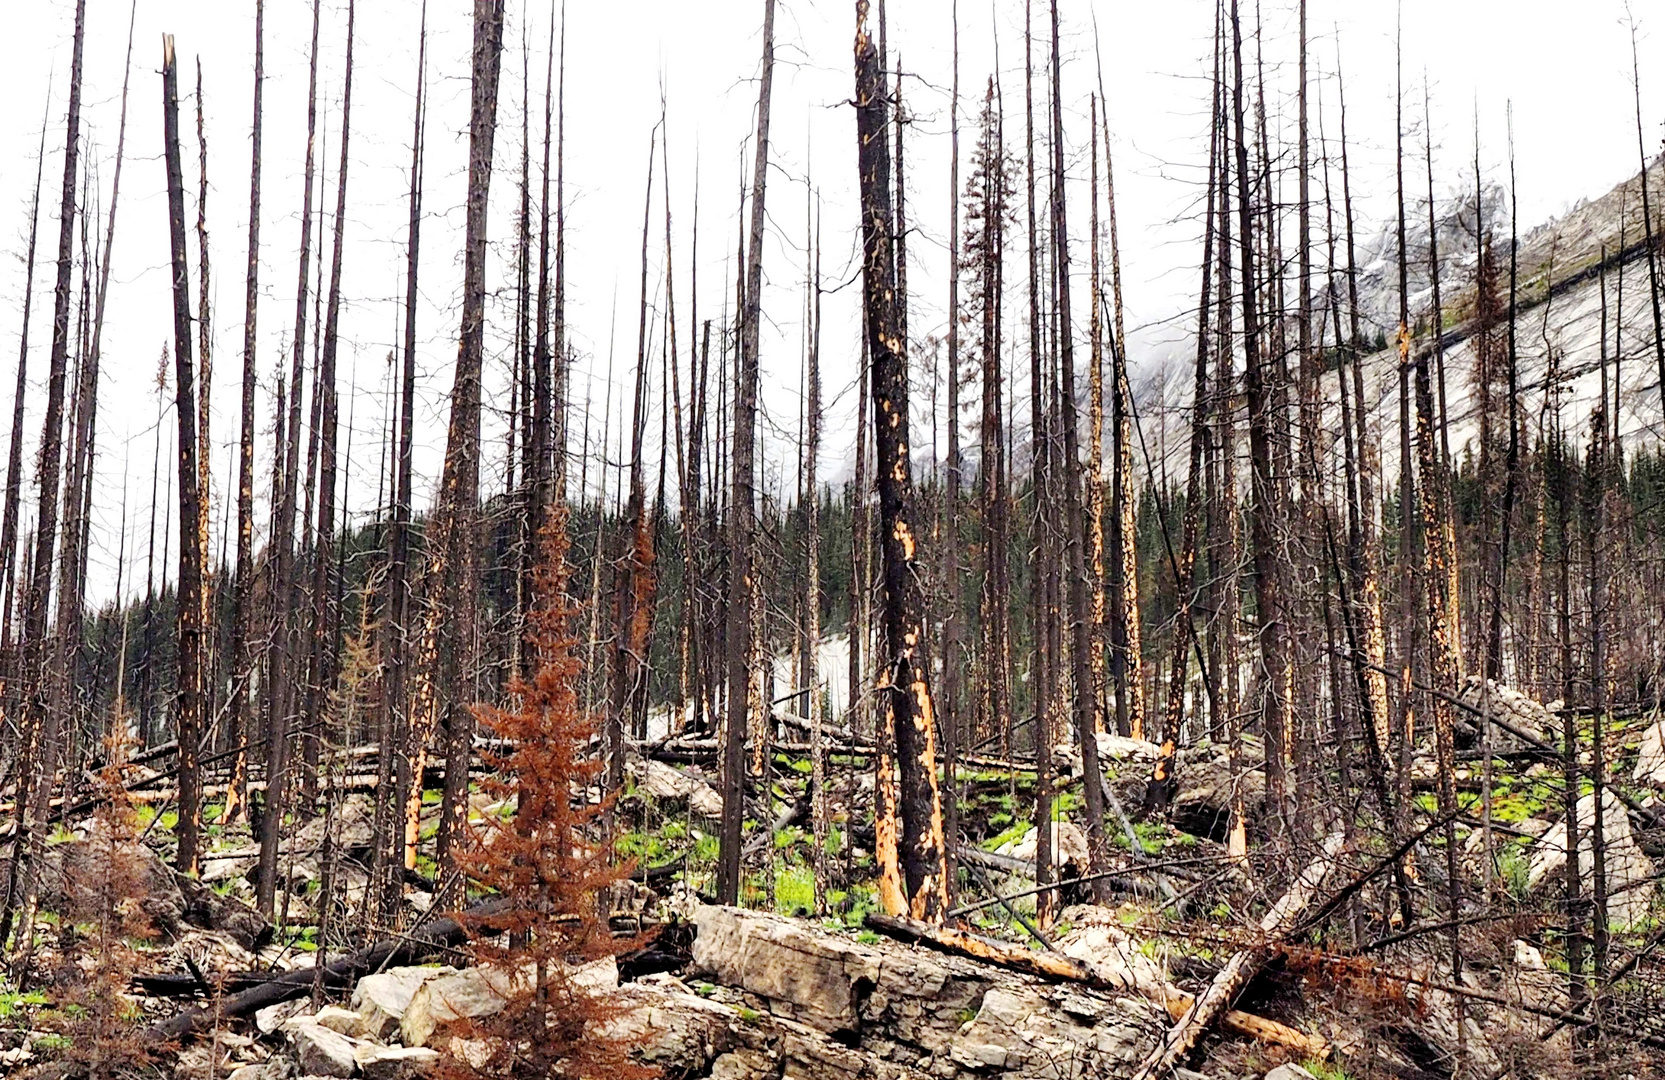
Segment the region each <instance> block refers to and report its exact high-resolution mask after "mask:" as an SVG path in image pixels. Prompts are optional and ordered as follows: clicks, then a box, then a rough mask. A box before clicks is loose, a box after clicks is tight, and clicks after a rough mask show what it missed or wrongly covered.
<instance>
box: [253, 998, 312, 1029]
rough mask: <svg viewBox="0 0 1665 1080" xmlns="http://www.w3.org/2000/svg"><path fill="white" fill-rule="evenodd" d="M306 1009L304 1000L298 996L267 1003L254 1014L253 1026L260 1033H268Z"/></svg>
mask: <svg viewBox="0 0 1665 1080" xmlns="http://www.w3.org/2000/svg"><path fill="white" fill-rule="evenodd" d="M305 1011H306V1002H305V1001H303V1000H301V999H300V998H296V999H295V1000H293V1001H280V1002H278V1003H277V1004H276V1005H268V1006H266V1007H265V1008H264V1009H260V1010H259V1011H257V1012H256V1013H255V1014H254V1026H255V1029H256V1030H257V1031H259V1032H260V1034H262V1035H270V1034H272V1033H273V1032H276V1031H278V1030H281V1029H282V1028H283V1025H284V1024H285V1023H287V1022H288V1021H289V1019H290V1018H291V1017H295V1016H299V1015H300V1014H301V1013H303V1012H305Z"/></svg>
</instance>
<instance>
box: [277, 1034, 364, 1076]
mask: <svg viewBox="0 0 1665 1080" xmlns="http://www.w3.org/2000/svg"><path fill="white" fill-rule="evenodd" d="M289 1041H290V1043H291V1044H292V1045H293V1046H294V1047H295V1060H296V1061H297V1062H298V1063H299V1064H300V1067H301V1072H302V1073H303V1074H305V1075H307V1076H334V1077H343V1078H344V1077H350V1076H352V1075H353V1074H354V1073H356V1072H357V1071H358V1060H357V1058H355V1057H354V1051H355V1050H356V1049H357V1045H356V1043H357V1040H354V1039H350V1038H348V1037H347V1036H345V1035H343V1034H341V1033H340V1032H339V1031H332V1030H330V1029H329V1028H327V1027H324V1026H323V1025H321V1024H313V1023H301V1024H297V1025H295V1027H294V1028H293V1029H291V1030H290V1032H289Z"/></svg>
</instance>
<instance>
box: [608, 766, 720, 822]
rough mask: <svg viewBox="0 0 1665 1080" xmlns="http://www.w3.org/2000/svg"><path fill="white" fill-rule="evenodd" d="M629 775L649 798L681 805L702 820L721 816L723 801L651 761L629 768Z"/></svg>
mask: <svg viewBox="0 0 1665 1080" xmlns="http://www.w3.org/2000/svg"><path fill="white" fill-rule="evenodd" d="M631 771H632V772H633V773H634V774H635V776H636V783H637V785H638V787H639V789H640V790H641V791H642V792H643V793H644V794H646V795H648V796H650V797H651V798H654V799H660V800H667V801H668V800H678V801H684V802H686V803H687V804H688V809H690V810H692V811H693V812H694V813H696V814H699V815H701V816H704V817H721V816H722V813H723V797H722V796H721V795H719V794H718V793H717V790H716V789H715V788H713V787H712V786H711V785H710V784H708V783H706V782H705V781H704V780H701V779H700V778H699V777H697V776H690V775H688V774H687V773H685V772H683V771H682V770H681V769H678V768H675V767H674V766H671V765H667V764H665V763H664V762H663V761H652V760H649V761H644V762H640V763H637V764H635V765H633V766H632V769H631Z"/></svg>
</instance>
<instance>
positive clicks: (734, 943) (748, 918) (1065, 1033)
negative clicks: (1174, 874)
mask: <svg viewBox="0 0 1665 1080" xmlns="http://www.w3.org/2000/svg"><path fill="white" fill-rule="evenodd" d="M696 924H697V926H698V928H699V935H698V937H696V939H695V944H694V970H691V971H690V972H689V973H688V974H687V976H686V979H687V982H688V983H689V984H690V985H693V986H696V987H699V988H701V989H702V990H705V991H706V992H707V993H709V994H710V998H709V999H706V998H701V997H694V996H690V995H687V994H683V993H680V992H678V991H677V990H675V989H673V988H670V987H657V986H643V985H640V984H632V985H629V986H627V987H625V988H623V989H621V990H620V991H619V993H620V995H621V996H624V997H626V998H627V1000H628V1001H629V1003H630V1004H631V1005H632V1006H634V1011H633V1012H632V1013H631V1014H629V1019H628V1020H621V1021H616V1022H615V1023H618V1024H621V1025H622V1026H621V1027H620V1028H619V1029H618V1031H619V1033H620V1034H624V1035H625V1036H626V1037H629V1036H631V1035H634V1034H635V1033H637V1032H641V1033H643V1034H644V1035H646V1036H647V1038H648V1039H649V1040H650V1042H651V1045H652V1047H653V1049H652V1052H651V1055H649V1056H648V1058H647V1059H648V1060H651V1061H653V1062H654V1063H656V1064H660V1065H662V1066H664V1067H665V1068H666V1070H667V1071H669V1072H678V1073H684V1074H693V1075H698V1074H700V1073H702V1072H708V1071H711V1070H712V1067H713V1063H714V1062H715V1061H717V1060H718V1059H719V1058H721V1057H722V1056H723V1055H725V1054H729V1053H730V1052H731V1051H734V1050H735V1049H737V1048H744V1049H747V1050H752V1051H758V1050H766V1051H768V1052H770V1053H772V1054H773V1055H774V1057H773V1059H772V1060H773V1061H774V1063H775V1064H774V1066H773V1071H771V1072H770V1073H769V1074H768V1075H770V1076H779V1077H781V1078H783V1080H785V1078H792V1080H842V1078H843V1077H847V1076H854V1077H858V1078H861V1080H923V1078H924V1077H927V1076H928V1077H935V1078H937V1080H972V1078H973V1077H984V1076H988V1075H991V1074H1001V1075H1006V1076H1012V1077H1032V1078H1036V1080H1042V1078H1045V1080H1066V1078H1068V1080H1075V1078H1085V1077H1097V1076H1104V1077H1110V1076H1121V1075H1127V1074H1128V1073H1130V1072H1131V1071H1132V1069H1133V1067H1135V1066H1136V1065H1137V1063H1138V1061H1139V1060H1141V1059H1142V1058H1143V1057H1144V1055H1145V1054H1147V1053H1148V1052H1149V1051H1150V1049H1151V1047H1153V1046H1154V1045H1155V1044H1156V1041H1157V1039H1158V1038H1159V1037H1160V1036H1161V1034H1162V1033H1163V1032H1164V1031H1166V1030H1167V1027H1168V1025H1169V1019H1168V1016H1167V1014H1166V1012H1164V1011H1163V1010H1162V1009H1161V1008H1160V1007H1158V1006H1155V1005H1152V1004H1150V1003H1149V1002H1147V1001H1145V1000H1143V999H1142V998H1134V997H1131V996H1126V997H1124V996H1118V995H1116V994H1114V993H1105V992H1102V991H1098V990H1094V989H1092V988H1089V987H1085V986H1075V985H1069V986H1065V985H1059V984H1055V983H1047V982H1043V981H1040V980H1037V979H1032V978H1028V977H1026V976H1022V975H1019V974H1016V973H1014V972H1010V971H1005V970H1002V969H998V968H993V967H990V966H988V965H984V964H980V963H977V962H976V961H973V960H970V959H968V958H965V957H959V956H951V955H946V954H943V953H939V952H935V951H932V950H928V949H923V948H910V947H907V946H903V945H900V944H897V943H895V942H891V941H889V940H880V941H878V942H875V943H874V944H872V945H861V944H860V943H858V942H855V941H853V940H852V939H851V938H850V937H848V936H844V935H840V934H830V933H826V932H824V931H821V930H819V929H817V928H814V927H812V926H807V925H805V924H803V923H799V922H795V921H792V920H788V919H783V918H780V917H778V916H773V915H766V914H763V913H760V912H748V911H739V910H735V909H731V908H717V907H702V908H701V909H700V910H699V912H698V913H697V915H696ZM1104 937H1105V938H1106V939H1108V938H1109V937H1110V935H1109V934H1108V933H1107V932H1106V933H1105V934H1104ZM702 977H703V978H709V980H710V981H711V982H713V983H716V984H718V985H717V986H716V988H715V989H707V988H706V987H705V986H703V985H702V983H701V982H700V981H699V980H700V979H701V978H702ZM615 1000H617V999H615ZM725 1003H726V1004H725ZM725 1013H726V1014H727V1015H725ZM647 1033H651V1034H647ZM1061 1062H1066V1063H1068V1065H1067V1066H1065V1067H1064V1071H1063V1072H1060V1071H1059V1069H1060V1063H1061ZM754 1064H755V1060H754V1059H752V1058H751V1057H749V1056H748V1055H738V1056H734V1057H731V1058H729V1059H728V1060H727V1061H726V1062H724V1064H723V1065H722V1066H721V1068H722V1069H723V1070H734V1072H733V1077H734V1080H746V1078H747V1077H749V1076H750V1075H751V1074H750V1072H749V1071H748V1070H749V1069H750V1067H751V1066H752V1065H754Z"/></svg>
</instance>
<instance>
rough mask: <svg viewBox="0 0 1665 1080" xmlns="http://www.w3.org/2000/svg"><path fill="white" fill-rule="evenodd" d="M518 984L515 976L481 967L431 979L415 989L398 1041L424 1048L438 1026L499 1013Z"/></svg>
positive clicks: (407, 1007) (401, 1021) (400, 1020)
mask: <svg viewBox="0 0 1665 1080" xmlns="http://www.w3.org/2000/svg"><path fill="white" fill-rule="evenodd" d="M518 983H520V979H519V977H518V976H517V975H516V974H514V973H510V972H506V971H501V970H499V969H497V968H492V967H484V966H482V967H472V968H468V969H466V970H463V971H457V972H453V973H451V974H449V975H442V976H440V977H439V978H437V979H430V980H428V981H427V982H424V983H423V984H422V985H421V986H419V987H417V988H416V992H415V993H414V994H412V995H411V999H410V1003H409V1004H408V1005H406V1006H405V1012H404V1015H403V1016H401V1017H400V1018H399V1034H400V1041H401V1042H403V1043H404V1044H405V1045H406V1046H426V1045H428V1040H429V1039H430V1038H431V1037H432V1036H433V1033H434V1030H435V1029H436V1028H438V1027H439V1026H440V1025H441V1024H447V1023H452V1022H454V1021H457V1020H463V1019H468V1020H478V1019H480V1018H481V1017H483V1016H492V1015H494V1014H496V1013H499V1012H502V1011H503V1006H504V1005H506V1004H507V1003H508V1001H509V998H510V997H511V996H513V995H514V993H515V992H516V990H517V984H518Z"/></svg>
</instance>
